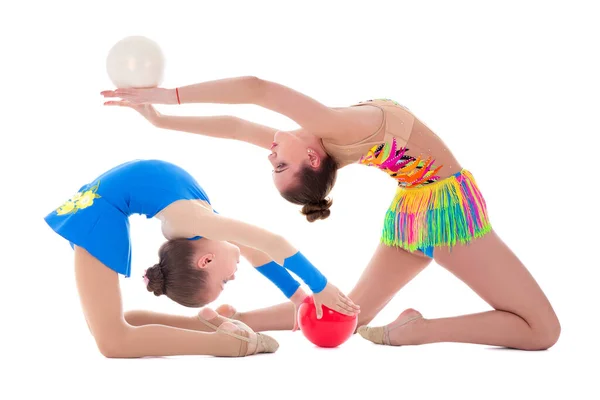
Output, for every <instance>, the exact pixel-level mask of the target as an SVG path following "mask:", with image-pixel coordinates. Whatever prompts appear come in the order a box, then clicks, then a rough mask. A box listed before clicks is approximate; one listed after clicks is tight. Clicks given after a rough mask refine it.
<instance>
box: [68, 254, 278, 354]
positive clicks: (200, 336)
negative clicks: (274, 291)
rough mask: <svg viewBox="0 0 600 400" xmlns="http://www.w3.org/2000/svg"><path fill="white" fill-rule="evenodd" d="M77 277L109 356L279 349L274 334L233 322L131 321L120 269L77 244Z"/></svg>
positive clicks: (94, 328) (86, 310)
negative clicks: (215, 328)
mask: <svg viewBox="0 0 600 400" xmlns="http://www.w3.org/2000/svg"><path fill="white" fill-rule="evenodd" d="M75 278H76V281H77V289H78V291H79V297H80V299H81V305H82V307H83V312H84V315H85V318H86V321H87V323H88V326H89V328H90V331H91V332H92V335H93V336H94V339H95V340H96V344H97V345H98V348H99V350H100V352H101V353H102V354H103V355H105V356H106V357H118V358H130V357H144V356H169V355H186V354H189V355H214V356H245V355H249V354H255V353H260V352H272V351H275V350H276V348H277V346H276V344H277V343H276V342H275V341H274V340H273V339H271V338H269V337H267V336H264V335H262V336H260V337H259V336H258V335H257V334H255V333H253V332H245V331H241V330H239V329H238V328H237V327H235V326H234V325H231V324H227V325H226V326H225V324H223V325H224V326H223V329H222V330H220V331H219V332H215V333H204V332H197V331H192V330H186V329H179V328H173V327H169V326H163V325H145V326H140V327H134V326H131V325H129V324H128V323H127V322H126V320H125V318H124V315H123V311H122V302H121V293H120V288H119V278H118V275H117V273H116V272H114V271H112V270H111V269H109V268H107V267H106V266H105V265H104V264H102V263H101V262H100V261H99V260H98V259H96V258H95V257H93V256H92V255H90V254H89V253H88V252H87V251H86V250H84V249H83V248H81V247H77V246H76V247H75Z"/></svg>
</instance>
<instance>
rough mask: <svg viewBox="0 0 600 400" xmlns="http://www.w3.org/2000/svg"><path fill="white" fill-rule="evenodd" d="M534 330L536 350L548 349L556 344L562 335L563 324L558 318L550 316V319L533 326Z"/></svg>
mask: <svg viewBox="0 0 600 400" xmlns="http://www.w3.org/2000/svg"><path fill="white" fill-rule="evenodd" d="M533 332H534V338H535V339H534V342H535V347H536V348H535V349H534V350H547V349H549V348H550V347H552V346H554V345H555V344H556V342H558V339H559V337H560V332H561V326H560V322H559V321H558V318H556V316H554V318H549V320H548V321H544V323H542V324H539V326H537V327H534V328H533Z"/></svg>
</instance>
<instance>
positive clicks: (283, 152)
mask: <svg viewBox="0 0 600 400" xmlns="http://www.w3.org/2000/svg"><path fill="white" fill-rule="evenodd" d="M320 148H321V146H320V144H319V139H318V138H317V137H316V136H314V135H312V134H310V133H306V132H302V131H299V132H297V133H291V132H281V131H279V132H277V133H276V134H275V136H274V137H273V144H272V146H271V154H269V156H268V157H269V161H270V162H271V165H273V182H274V183H275V187H276V188H277V190H279V191H280V192H282V191H285V190H286V189H288V188H289V187H290V186H292V185H294V182H296V178H295V176H296V174H297V173H298V172H300V171H301V170H302V169H303V168H304V167H305V166H309V167H311V168H318V167H319V165H320V161H321V156H320V155H319V149H320Z"/></svg>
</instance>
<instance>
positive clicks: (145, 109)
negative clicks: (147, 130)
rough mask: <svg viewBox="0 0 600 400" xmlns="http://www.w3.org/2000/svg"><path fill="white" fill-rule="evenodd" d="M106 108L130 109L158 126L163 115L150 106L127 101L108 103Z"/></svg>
mask: <svg viewBox="0 0 600 400" xmlns="http://www.w3.org/2000/svg"><path fill="white" fill-rule="evenodd" d="M104 105H105V106H117V107H129V108H132V109H134V110H135V111H137V112H139V113H140V114H141V115H142V117H144V118H146V119H147V120H148V121H149V122H150V123H151V124H152V125H155V126H157V125H158V122H159V121H160V118H161V116H162V115H161V114H160V113H159V112H158V111H156V109H155V108H154V107H153V106H152V105H150V104H132V103H129V102H127V101H107V102H106V103H104Z"/></svg>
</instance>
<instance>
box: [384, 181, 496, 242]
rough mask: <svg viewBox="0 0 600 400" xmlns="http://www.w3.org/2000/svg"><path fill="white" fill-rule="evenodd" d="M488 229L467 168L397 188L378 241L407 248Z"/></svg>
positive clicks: (464, 239)
mask: <svg viewBox="0 0 600 400" xmlns="http://www.w3.org/2000/svg"><path fill="white" fill-rule="evenodd" d="M490 230H491V224H490V221H489V218H488V214H487V207H486V203H485V200H484V198H483V196H482V195H481V192H480V191H479V188H478V187H477V183H476V182H475V179H474V178H473V176H472V175H471V173H470V172H469V171H466V170H462V171H461V172H460V173H458V174H456V175H453V176H451V177H448V178H446V179H443V180H440V181H438V182H435V183H431V184H429V185H425V186H423V187H419V188H415V189H405V188H398V190H397V192H396V196H395V197H394V200H393V202H392V204H391V206H390V208H389V209H388V211H387V213H386V216H385V223H384V228H383V234H382V237H381V241H382V243H384V244H386V245H388V246H397V247H402V248H405V249H407V250H409V251H415V250H418V249H423V248H427V247H436V246H448V247H453V246H455V245H456V244H457V243H460V244H467V243H469V242H470V241H472V240H473V239H475V238H479V237H481V236H484V235H485V234H486V233H488V232H489V231H490Z"/></svg>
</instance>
